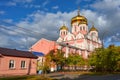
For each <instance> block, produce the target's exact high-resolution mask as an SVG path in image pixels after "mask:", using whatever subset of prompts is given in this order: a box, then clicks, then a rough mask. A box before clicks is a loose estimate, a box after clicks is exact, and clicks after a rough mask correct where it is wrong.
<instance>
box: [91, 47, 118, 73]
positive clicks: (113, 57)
mask: <svg viewBox="0 0 120 80" xmlns="http://www.w3.org/2000/svg"><path fill="white" fill-rule="evenodd" d="M119 61H120V47H115V46H110V47H108V48H106V49H104V48H99V49H96V50H95V51H94V52H93V53H91V55H90V58H89V64H90V65H91V66H94V67H95V69H96V71H109V72H112V71H117V70H120V66H119Z"/></svg>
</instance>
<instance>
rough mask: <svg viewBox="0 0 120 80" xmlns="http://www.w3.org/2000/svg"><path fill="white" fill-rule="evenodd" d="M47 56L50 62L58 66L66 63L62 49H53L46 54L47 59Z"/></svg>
mask: <svg viewBox="0 0 120 80" xmlns="http://www.w3.org/2000/svg"><path fill="white" fill-rule="evenodd" d="M47 58H48V59H49V61H47V62H49V63H51V62H53V63H55V64H56V65H57V67H61V69H62V67H63V66H64V64H65V57H64V52H62V51H61V50H58V49H57V50H56V51H55V50H51V51H50V52H49V53H48V54H47V55H46V60H47Z"/></svg>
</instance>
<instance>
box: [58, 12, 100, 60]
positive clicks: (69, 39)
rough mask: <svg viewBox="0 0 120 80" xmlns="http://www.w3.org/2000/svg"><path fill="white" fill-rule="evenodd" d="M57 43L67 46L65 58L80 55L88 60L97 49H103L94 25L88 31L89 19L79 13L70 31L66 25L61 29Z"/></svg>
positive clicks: (72, 20)
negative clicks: (70, 55)
mask: <svg viewBox="0 0 120 80" xmlns="http://www.w3.org/2000/svg"><path fill="white" fill-rule="evenodd" d="M57 43H59V44H64V45H65V44H66V46H65V53H66V54H65V57H68V56H69V54H70V53H78V54H79V55H81V56H82V57H83V58H85V59H87V58H88V56H89V55H90V53H91V52H92V51H93V50H94V49H95V48H100V47H102V43H101V40H100V38H99V36H98V30H97V29H96V28H95V27H94V25H92V27H91V28H90V29H88V21H87V18H86V17H84V16H82V15H80V12H79V11H78V15H77V16H75V17H73V18H72V19H71V30H70V31H69V30H68V27H67V26H65V25H63V26H62V27H61V28H60V34H59V38H58V40H57ZM59 47H61V49H62V48H63V47H62V46H61V45H60V46H59Z"/></svg>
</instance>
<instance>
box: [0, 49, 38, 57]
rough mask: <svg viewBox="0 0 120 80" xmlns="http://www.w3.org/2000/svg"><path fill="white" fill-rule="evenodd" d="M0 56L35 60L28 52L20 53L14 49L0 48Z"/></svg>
mask: <svg viewBox="0 0 120 80" xmlns="http://www.w3.org/2000/svg"><path fill="white" fill-rule="evenodd" d="M0 54H1V55H3V56H13V57H24V58H35V59H36V58H37V56H35V55H33V54H32V53H31V52H29V51H20V50H16V49H8V48H1V47H0Z"/></svg>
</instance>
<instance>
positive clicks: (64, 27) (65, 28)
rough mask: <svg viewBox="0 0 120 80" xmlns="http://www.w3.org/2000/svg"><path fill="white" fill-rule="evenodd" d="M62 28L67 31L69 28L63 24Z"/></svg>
mask: <svg viewBox="0 0 120 80" xmlns="http://www.w3.org/2000/svg"><path fill="white" fill-rule="evenodd" d="M60 30H67V31H68V28H67V27H66V26H65V25H63V26H62V27H61V28H60Z"/></svg>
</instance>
